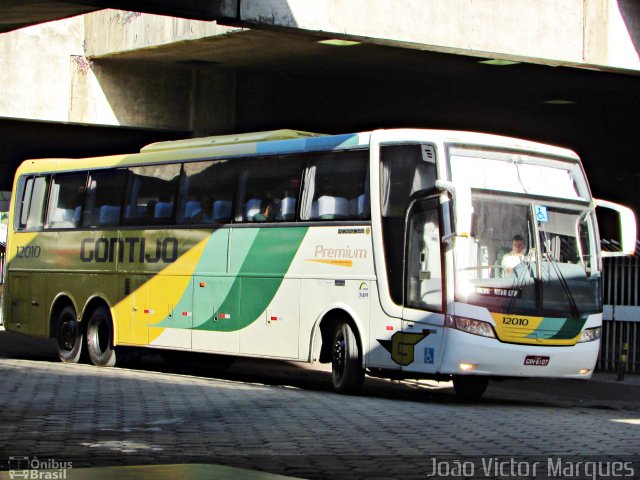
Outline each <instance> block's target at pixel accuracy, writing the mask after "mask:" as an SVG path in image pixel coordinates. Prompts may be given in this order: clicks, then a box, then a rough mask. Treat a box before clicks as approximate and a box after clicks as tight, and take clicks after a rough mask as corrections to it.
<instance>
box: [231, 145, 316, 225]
mask: <svg viewBox="0 0 640 480" xmlns="http://www.w3.org/2000/svg"><path fill="white" fill-rule="evenodd" d="M304 162H305V159H304V157H297V156H289V157H279V158H275V159H257V160H251V161H248V162H247V163H245V165H244V168H243V169H242V174H241V176H240V179H241V180H240V192H239V195H238V198H239V202H238V205H239V207H240V208H239V211H238V212H237V214H236V219H237V220H239V221H243V222H290V221H294V220H295V218H296V215H295V213H296V207H297V205H296V204H297V201H298V196H299V193H300V178H301V176H302V170H303V168H304Z"/></svg>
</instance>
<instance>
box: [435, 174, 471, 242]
mask: <svg viewBox="0 0 640 480" xmlns="http://www.w3.org/2000/svg"><path fill="white" fill-rule="evenodd" d="M436 187H437V188H440V189H442V190H446V191H447V192H449V193H450V194H451V197H452V199H453V211H454V215H455V231H454V233H453V234H452V235H451V236H452V237H468V236H469V235H471V217H472V216H473V204H472V203H471V188H469V187H468V186H466V185H461V184H455V183H453V182H447V181H445V180H437V181H436ZM445 240H446V239H445Z"/></svg>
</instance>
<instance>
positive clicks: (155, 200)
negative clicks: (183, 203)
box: [124, 163, 181, 225]
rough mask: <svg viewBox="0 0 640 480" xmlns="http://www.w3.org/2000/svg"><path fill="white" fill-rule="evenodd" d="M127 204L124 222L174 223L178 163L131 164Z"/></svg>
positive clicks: (178, 174)
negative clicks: (143, 165) (132, 165)
mask: <svg viewBox="0 0 640 480" xmlns="http://www.w3.org/2000/svg"><path fill="white" fill-rule="evenodd" d="M129 170H130V171H131V173H132V174H133V176H132V178H131V181H130V182H129V189H128V193H127V203H126V207H125V212H124V218H125V222H126V223H127V224H136V225H149V224H168V223H173V218H174V215H173V214H174V210H175V205H176V196H177V193H178V186H179V179H180V171H181V166H180V164H177V163H176V164H168V165H149V166H145V167H131V168H130V169H129Z"/></svg>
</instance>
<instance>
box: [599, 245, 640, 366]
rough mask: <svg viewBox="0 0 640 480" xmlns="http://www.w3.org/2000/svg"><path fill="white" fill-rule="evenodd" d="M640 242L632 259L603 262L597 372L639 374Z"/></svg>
mask: <svg viewBox="0 0 640 480" xmlns="http://www.w3.org/2000/svg"><path fill="white" fill-rule="evenodd" d="M639 252H640V242H637V243H636V255H635V256H633V257H614V258H606V259H604V265H603V281H604V282H603V283H604V290H603V295H604V296H603V303H604V312H603V323H602V340H601V343H600V356H599V358H598V364H597V367H596V368H597V369H598V370H604V371H614V372H621V373H640V275H639V274H640V255H638V253H639Z"/></svg>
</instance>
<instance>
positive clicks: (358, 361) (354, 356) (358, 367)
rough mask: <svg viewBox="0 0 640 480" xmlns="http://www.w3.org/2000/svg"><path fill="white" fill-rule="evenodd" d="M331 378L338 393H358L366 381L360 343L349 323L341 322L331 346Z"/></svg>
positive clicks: (336, 328)
mask: <svg viewBox="0 0 640 480" xmlns="http://www.w3.org/2000/svg"><path fill="white" fill-rule="evenodd" d="M331 378H332V380H333V389H334V390H335V391H336V392H338V393H356V392H358V391H359V390H360V388H361V387H362V382H363V381H364V369H363V368H362V357H361V353H360V348H359V346H358V341H357V340H356V337H355V335H354V333H353V330H352V329H351V327H350V326H349V324H348V323H347V322H344V321H340V322H339V323H338V324H337V325H336V327H335V331H334V335H333V343H332V346H331Z"/></svg>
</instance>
